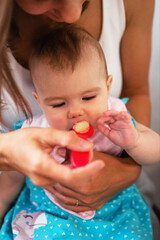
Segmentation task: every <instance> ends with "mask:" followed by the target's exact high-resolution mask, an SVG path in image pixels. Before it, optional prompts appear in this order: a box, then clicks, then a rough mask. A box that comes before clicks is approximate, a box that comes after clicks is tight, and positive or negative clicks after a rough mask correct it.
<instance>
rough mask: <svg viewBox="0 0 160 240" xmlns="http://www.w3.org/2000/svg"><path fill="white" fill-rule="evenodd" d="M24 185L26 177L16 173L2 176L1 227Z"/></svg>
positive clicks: (11, 172)
mask: <svg viewBox="0 0 160 240" xmlns="http://www.w3.org/2000/svg"><path fill="white" fill-rule="evenodd" d="M23 183H24V175H22V174H21V173H18V172H15V171H10V172H9V171H8V172H2V173H1V174H0V225H1V222H2V219H3V217H4V215H5V214H6V212H7V210H8V209H9V207H10V205H11V203H12V202H13V201H14V200H15V198H16V197H17V196H18V193H19V192H20V190H21V188H22V186H23Z"/></svg>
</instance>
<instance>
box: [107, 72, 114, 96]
mask: <svg viewBox="0 0 160 240" xmlns="http://www.w3.org/2000/svg"><path fill="white" fill-rule="evenodd" d="M112 79H113V76H112V75H108V77H107V90H108V93H109V92H110V89H111V85H112Z"/></svg>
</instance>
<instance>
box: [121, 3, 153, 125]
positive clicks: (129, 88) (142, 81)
mask: <svg viewBox="0 0 160 240" xmlns="http://www.w3.org/2000/svg"><path fill="white" fill-rule="evenodd" d="M124 4H125V9H126V19H127V22H126V30H125V33H124V35H123V38H122V42H121V49H120V50H121V62H122V70H123V89H122V97H129V102H128V104H127V108H128V109H129V111H130V113H131V115H132V116H133V117H134V118H135V119H136V120H137V121H138V122H140V123H142V124H144V125H146V126H149V123H150V100H149V84H148V75H149V65H150V55H151V36H152V19H153V11H154V0H146V1H145V2H144V1H143V0H135V1H132V0H124Z"/></svg>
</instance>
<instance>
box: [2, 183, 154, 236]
mask: <svg viewBox="0 0 160 240" xmlns="http://www.w3.org/2000/svg"><path fill="white" fill-rule="evenodd" d="M0 239H1V240H11V239H15V240H30V239H34V240H35V239H37V240H44V239H48V240H51V239H56V240H58V239H59V240H61V239H66V240H71V239H74V240H90V239H94V240H98V239H106V240H110V239H113V240H122V239H125V240H140V239H141V240H151V239H153V236H152V226H151V220H150V211H149V208H148V206H147V205H146V203H145V202H144V200H143V198H142V197H141V196H140V194H139V192H138V191H137V189H136V186H135V185H132V186H131V187H129V188H127V189H125V190H124V191H121V192H120V193H119V194H117V195H116V196H115V197H114V198H112V199H111V200H110V201H108V202H107V203H106V204H105V205H104V206H103V207H102V208H101V209H100V210H97V211H96V214H95V217H94V218H92V219H90V220H84V219H82V218H79V217H76V216H74V215H72V214H70V213H68V212H65V211H64V210H62V209H61V208H59V207H58V206H57V205H55V204H53V203H52V202H51V201H50V200H49V198H48V197H47V196H46V194H45V192H44V190H43V189H42V188H41V187H35V186H34V185H33V183H32V182H31V181H30V180H29V179H26V185H25V187H24V189H23V190H22V192H21V194H20V196H19V198H18V201H17V203H16V205H15V206H14V207H13V208H12V209H11V210H10V211H9V212H8V214H7V215H6V217H5V219H4V224H3V226H2V229H1V231H0Z"/></svg>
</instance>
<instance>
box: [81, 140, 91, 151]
mask: <svg viewBox="0 0 160 240" xmlns="http://www.w3.org/2000/svg"><path fill="white" fill-rule="evenodd" d="M79 144H80V146H81V147H83V148H87V149H89V148H90V147H91V143H89V142H88V141H85V140H80V143H79Z"/></svg>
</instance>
